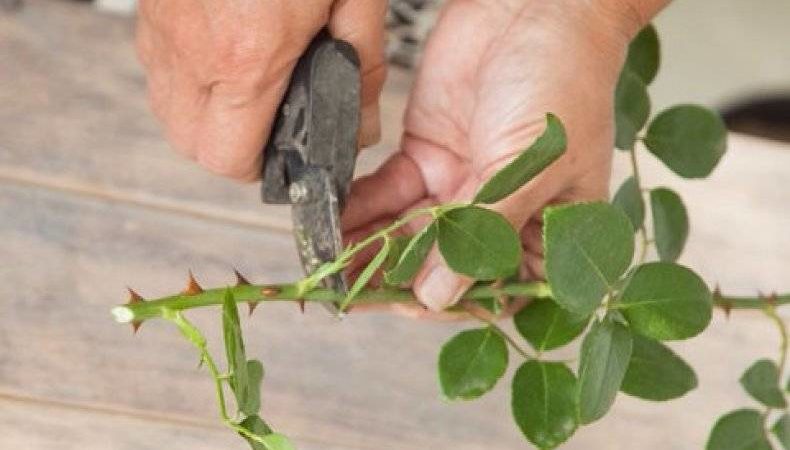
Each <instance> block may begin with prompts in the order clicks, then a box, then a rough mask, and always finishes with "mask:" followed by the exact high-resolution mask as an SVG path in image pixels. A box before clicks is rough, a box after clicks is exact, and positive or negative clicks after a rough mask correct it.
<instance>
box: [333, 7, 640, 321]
mask: <svg viewBox="0 0 790 450" xmlns="http://www.w3.org/2000/svg"><path fill="white" fill-rule="evenodd" d="M612 1H615V0H607V1H606V2H605V3H604V2H599V3H596V2H575V1H565V0H563V1H555V2H539V1H529V2H524V1H523V0H519V1H515V0H514V1H476V2H469V1H462V0H451V2H450V3H448V4H447V5H446V6H445V9H444V10H443V13H442V15H441V16H440V18H439V21H438V23H437V25H436V28H435V29H434V31H433V34H432V36H431V37H430V39H429V41H428V44H427V48H426V50H425V54H424V56H423V61H424V64H423V65H422V67H421V68H420V70H419V72H418V75H417V79H416V82H415V85H414V89H413V91H412V94H411V98H410V101H409V104H408V106H407V111H406V114H405V118H404V134H403V138H402V142H401V148H400V150H399V151H398V152H397V153H395V154H394V155H393V156H392V157H391V158H390V159H389V160H388V161H387V162H386V163H385V164H384V165H383V166H382V167H381V168H380V169H379V170H378V171H377V172H376V173H374V174H372V175H371V176H369V177H365V178H363V179H360V180H359V181H357V182H356V184H355V185H354V186H353V187H352V191H351V196H350V198H349V200H348V208H347V211H346V213H345V215H344V225H345V228H346V229H347V230H348V231H347V239H349V240H351V241H355V240H358V239H359V237H361V236H365V235H367V234H370V232H371V231H373V230H375V229H376V228H379V227H381V226H382V225H384V224H387V223H389V222H391V221H392V219H393V218H394V217H396V216H400V215H402V214H403V213H404V212H405V211H407V210H410V209H413V208H417V207H424V206H427V205H431V204H437V203H453V202H464V201H469V200H471V198H472V197H473V196H474V194H475V192H476V191H477V190H478V188H479V187H480V186H481V185H482V184H483V182H484V181H485V180H487V179H488V178H489V177H490V176H491V175H492V174H493V173H495V172H496V171H497V170H498V169H499V168H501V167H502V166H504V165H505V164H507V163H508V162H509V161H510V160H511V159H512V158H513V157H515V156H516V154H517V153H518V152H520V151H521V150H523V149H524V148H526V147H528V146H529V145H530V144H531V143H532V142H533V141H534V140H535V139H536V138H537V137H538V136H539V135H540V134H541V133H542V131H543V128H544V123H545V114H546V113H547V112H552V113H554V114H556V115H557V116H558V117H559V118H560V119H561V120H562V121H563V123H564V124H565V127H566V129H567V133H568V148H567V151H566V154H565V155H564V156H563V157H562V158H560V159H559V160H558V161H557V162H556V163H554V164H553V165H552V166H550V167H549V168H548V169H547V170H546V171H544V172H543V173H541V174H540V175H539V176H538V177H536V178H535V179H534V180H532V181H531V182H530V183H529V184H527V185H526V186H525V187H523V188H522V189H520V190H519V191H517V192H516V193H515V194H513V195H512V196H510V197H508V198H507V199H505V200H504V201H502V202H500V203H498V204H496V205H493V209H494V210H496V211H498V212H499V213H501V214H503V215H504V216H505V217H506V218H507V219H508V220H509V221H510V223H511V224H512V225H513V226H514V227H515V228H516V229H517V230H519V231H520V234H521V237H522V241H523V248H524V254H525V258H524V263H523V271H522V275H523V276H525V277H528V278H543V277H544V271H543V263H542V259H543V258H542V254H543V250H542V238H541V234H542V233H541V211H542V209H543V208H544V207H545V206H546V205H549V204H552V203H556V202H567V201H585V200H601V199H606V197H607V193H608V184H609V176H610V165H611V157H612V151H613V139H614V137H613V128H614V125H613V124H614V120H613V100H614V89H615V85H616V83H617V78H618V75H619V72H620V68H621V66H622V64H623V61H624V58H625V53H626V50H627V46H628V43H629V42H630V39H631V37H632V36H633V35H634V34H635V33H636V32H637V31H638V30H639V29H640V28H641V26H642V25H643V23H638V22H640V20H639V18H634V16H633V15H631V14H630V12H626V13H624V14H623V15H620V14H619V12H618V11H622V9H618V8H617V7H613V6H612ZM421 226H422V224H421V223H415V224H412V225H410V228H408V229H406V230H404V231H405V232H407V233H413V232H416V231H417V229H419V227H421ZM362 262H364V261H359V262H358V263H357V264H361V263H362ZM351 269H352V271H353V270H354V268H353V267H352V268H351ZM472 282H473V280H471V279H469V278H466V277H464V276H460V275H458V274H455V273H454V272H452V271H451V270H450V269H449V268H448V267H447V266H446V265H445V264H444V262H443V260H442V257H441V255H440V254H439V253H438V251H437V250H436V249H434V250H433V251H432V253H431V254H430V255H429V257H428V259H427V261H426V263H425V264H424V266H423V268H422V269H421V270H420V272H419V273H418V274H417V276H416V278H415V281H414V286H413V288H414V292H415V294H416V296H417V297H418V299H419V300H420V301H421V302H422V303H423V304H424V305H425V306H427V307H428V308H429V309H431V310H433V311H439V310H442V309H444V308H446V307H447V306H449V305H452V304H454V303H455V302H457V301H458V299H459V297H460V296H461V295H462V294H463V292H465V291H466V290H467V289H468V288H469V287H470V286H471V284H472ZM397 308H399V309H400V310H401V311H402V310H403V307H402V306H398V307H397ZM408 313H409V314H411V315H416V316H425V315H426V314H425V312H424V311H421V310H420V309H419V308H416V309H414V308H413V309H411V310H409V311H408Z"/></svg>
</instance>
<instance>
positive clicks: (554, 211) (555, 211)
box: [543, 203, 634, 316]
mask: <svg viewBox="0 0 790 450" xmlns="http://www.w3.org/2000/svg"><path fill="white" fill-rule="evenodd" d="M543 220H544V228H543V247H544V250H545V266H546V276H547V278H548V281H549V284H550V285H551V289H552V292H553V294H554V297H555V300H556V301H557V303H559V305H560V306H562V307H563V308H565V309H567V310H568V311H570V312H572V313H574V314H576V315H579V316H587V315H589V314H591V313H592V312H593V311H594V310H595V309H596V308H597V307H598V306H599V305H600V304H601V300H602V299H603V296H604V295H605V294H606V293H607V292H610V291H611V290H612V286H613V285H614V283H615V282H616V281H617V280H618V279H619V278H620V276H621V275H622V274H623V273H624V272H625V271H626V269H627V268H628V266H629V265H630V264H631V260H632V259H633V254H634V230H633V228H632V227H631V222H630V221H629V220H628V217H626V216H625V214H623V212H622V211H620V210H619V209H618V208H616V207H614V206H612V205H609V204H607V203H583V204H573V205H564V206H557V207H551V208H546V211H545V213H544V215H543Z"/></svg>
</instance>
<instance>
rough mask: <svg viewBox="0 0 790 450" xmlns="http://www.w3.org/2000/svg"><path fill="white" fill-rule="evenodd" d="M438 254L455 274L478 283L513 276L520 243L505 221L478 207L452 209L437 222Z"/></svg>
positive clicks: (516, 234)
mask: <svg viewBox="0 0 790 450" xmlns="http://www.w3.org/2000/svg"><path fill="white" fill-rule="evenodd" d="M437 224H438V228H439V229H438V241H439V250H440V251H441V253H442V256H443V257H444V260H445V262H447V265H448V266H449V267H450V268H451V269H453V270H454V271H456V272H458V273H461V274H464V275H467V276H470V277H472V278H475V279H477V280H493V279H496V278H504V277H508V276H510V275H512V274H513V273H515V272H516V270H517V269H518V266H519V264H521V239H520V238H519V236H518V233H516V231H515V230H514V229H513V227H512V226H511V225H510V223H508V221H507V220H505V218H504V217H502V216H501V215H499V214H498V213H496V212H494V211H491V210H489V209H485V208H481V207H479V206H465V207H462V208H454V209H451V210H449V211H447V212H445V213H444V214H442V215H441V216H439V218H438V219H437Z"/></svg>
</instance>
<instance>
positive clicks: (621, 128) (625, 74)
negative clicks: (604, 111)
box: [614, 67, 650, 150]
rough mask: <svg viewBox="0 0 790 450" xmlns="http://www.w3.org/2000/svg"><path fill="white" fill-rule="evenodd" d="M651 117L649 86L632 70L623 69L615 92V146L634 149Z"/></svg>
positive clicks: (622, 148)
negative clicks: (638, 136) (637, 139)
mask: <svg viewBox="0 0 790 450" xmlns="http://www.w3.org/2000/svg"><path fill="white" fill-rule="evenodd" d="M648 117H650V96H649V95H648V94H647V86H646V85H645V83H644V82H643V81H642V79H641V78H639V76H638V75H636V74H635V73H634V72H632V71H631V70H630V69H628V68H627V67H626V68H623V71H622V72H621V73H620V79H619V80H617V87H616V88H615V91H614V122H615V146H616V147H617V148H619V149H621V150H631V149H633V148H634V142H635V141H636V137H637V134H638V133H639V130H641V129H642V127H644V126H645V123H646V122H647V119H648Z"/></svg>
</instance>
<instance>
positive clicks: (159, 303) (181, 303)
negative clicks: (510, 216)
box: [112, 282, 551, 323]
mask: <svg viewBox="0 0 790 450" xmlns="http://www.w3.org/2000/svg"><path fill="white" fill-rule="evenodd" d="M228 289H230V291H231V293H232V294H233V297H234V298H235V300H236V302H237V303H258V302H274V301H295V302H314V303H324V302H329V303H335V302H341V301H343V299H344V298H345V294H343V293H341V292H336V291H334V290H331V289H324V288H316V289H313V290H311V291H309V292H306V293H305V294H304V295H302V296H301V297H300V296H299V291H300V288H299V286H298V285H297V284H269V285H239V286H235V287H222V288H214V289H205V290H203V292H201V293H199V294H194V295H185V294H177V295H172V296H169V297H163V298H159V299H155V300H150V301H145V302H137V303H128V304H125V305H121V306H117V307H115V308H113V310H112V314H113V316H114V317H115V320H116V321H118V322H121V323H129V322H142V321H145V320H147V319H151V318H155V317H161V316H162V314H163V312H164V311H165V310H170V311H184V310H188V309H193V308H200V307H204V306H212V305H221V304H222V302H223V299H224V297H225V292H226V290H228ZM502 296H508V297H527V298H550V297H551V290H550V289H549V286H548V284H547V283H544V282H522V283H510V284H506V285H503V286H499V287H494V286H475V287H473V288H471V289H470V290H469V291H467V293H466V294H465V295H464V297H463V298H464V299H466V300H482V299H489V298H500V297H502ZM388 303H417V299H416V298H415V297H414V293H413V292H412V291H411V289H399V288H378V289H364V290H362V292H360V293H359V294H358V295H357V296H356V297H355V298H354V300H353V301H352V302H351V306H354V305H371V304H388Z"/></svg>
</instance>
